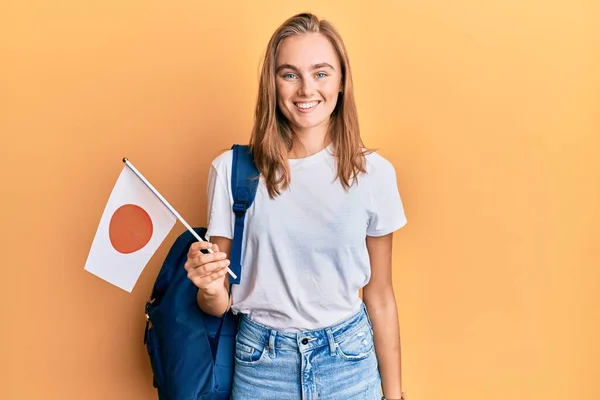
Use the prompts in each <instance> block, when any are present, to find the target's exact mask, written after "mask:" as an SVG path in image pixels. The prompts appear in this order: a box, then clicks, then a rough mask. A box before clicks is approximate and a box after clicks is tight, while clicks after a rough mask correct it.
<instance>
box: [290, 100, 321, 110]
mask: <svg viewBox="0 0 600 400" xmlns="http://www.w3.org/2000/svg"><path fill="white" fill-rule="evenodd" d="M319 103H320V101H309V102H302V103H300V102H298V103H294V105H295V106H296V108H298V110H300V111H301V112H310V111H312V110H313V109H314V108H315V107H316V106H317V105H318V104H319Z"/></svg>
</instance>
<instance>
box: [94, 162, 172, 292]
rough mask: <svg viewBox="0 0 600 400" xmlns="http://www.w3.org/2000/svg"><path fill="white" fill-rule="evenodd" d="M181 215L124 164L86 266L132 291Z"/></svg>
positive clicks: (124, 288)
mask: <svg viewBox="0 0 600 400" xmlns="http://www.w3.org/2000/svg"><path fill="white" fill-rule="evenodd" d="M176 221H177V218H176V217H175V216H174V215H173V213H171V212H170V211H169V209H168V208H167V207H165V205H164V204H163V203H162V202H161V201H160V200H159V199H158V198H157V197H156V195H155V194H154V193H153V192H152V191H151V190H150V189H149V188H148V187H147V186H146V185H145V184H144V182H142V180H140V178H139V177H137V176H136V175H135V174H134V173H133V172H132V171H131V169H130V168H129V167H127V166H124V167H123V170H122V171H121V174H120V175H119V178H118V179H117V182H116V183H115V186H114V188H113V190H112V193H111V194H110V197H109V199H108V203H107V204H106V207H105V209H104V213H103V214H102V217H101V219H100V224H99V225H98V229H97V231H96V236H95V237H94V241H93V242H92V246H91V248H90V253H89V255H88V258H87V261H86V264H85V268H84V269H85V270H86V271H88V272H90V273H92V274H94V275H96V276H98V277H100V278H102V279H104V280H105V281H107V282H109V283H111V284H113V285H115V286H118V287H120V288H121V289H123V290H126V291H128V292H130V293H131V291H132V290H133V287H134V286H135V284H136V282H137V280H138V278H139V276H140V274H141V273H142V271H143V270H144V268H145V267H146V264H147V263H148V261H149V260H150V258H151V257H152V255H153V254H154V253H155V252H156V250H157V249H158V247H159V246H160V245H161V243H162V242H163V241H164V240H165V237H166V236H167V235H168V234H169V232H170V231H171V229H173V226H174V225H175V222H176Z"/></svg>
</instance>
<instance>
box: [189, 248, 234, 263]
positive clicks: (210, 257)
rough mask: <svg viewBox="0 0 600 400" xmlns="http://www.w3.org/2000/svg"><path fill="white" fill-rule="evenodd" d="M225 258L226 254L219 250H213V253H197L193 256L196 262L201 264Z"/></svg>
mask: <svg viewBox="0 0 600 400" xmlns="http://www.w3.org/2000/svg"><path fill="white" fill-rule="evenodd" d="M226 258H227V254H226V253H224V252H222V251H219V252H214V253H209V254H204V253H199V254H198V255H197V256H196V257H195V260H196V262H197V263H198V265H203V264H208V263H211V262H215V261H221V260H225V259H226Z"/></svg>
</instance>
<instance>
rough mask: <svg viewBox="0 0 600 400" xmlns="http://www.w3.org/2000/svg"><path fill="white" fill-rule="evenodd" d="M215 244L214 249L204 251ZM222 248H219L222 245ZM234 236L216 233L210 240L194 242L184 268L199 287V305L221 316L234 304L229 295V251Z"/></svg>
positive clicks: (207, 311) (197, 297)
mask: <svg viewBox="0 0 600 400" xmlns="http://www.w3.org/2000/svg"><path fill="white" fill-rule="evenodd" d="M208 248H212V250H213V253H207V254H204V253H202V252H201V251H202V250H206V249H208ZM221 248H222V249H223V250H222V251H220V250H219V249H221ZM230 250H231V240H230V239H227V238H224V237H213V238H211V243H207V242H204V241H200V242H196V243H193V244H192V245H191V246H190V250H189V251H188V259H187V261H186V263H185V269H186V271H187V272H188V278H189V279H190V280H191V281H192V282H193V283H194V285H196V286H197V287H198V292H197V294H196V299H197V302H198V306H199V307H200V308H201V309H202V310H203V311H204V312H206V313H207V314H211V315H215V316H221V315H223V314H225V313H226V312H227V310H228V309H229V307H230V305H231V299H230V298H229V290H228V288H229V276H228V274H227V268H226V267H227V266H229V252H230Z"/></svg>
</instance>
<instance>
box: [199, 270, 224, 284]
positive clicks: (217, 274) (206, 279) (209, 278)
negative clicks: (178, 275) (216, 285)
mask: <svg viewBox="0 0 600 400" xmlns="http://www.w3.org/2000/svg"><path fill="white" fill-rule="evenodd" d="M226 274H227V269H226V268H221V269H219V270H216V271H214V272H211V273H210V274H208V275H206V276H203V277H202V278H201V279H200V280H199V282H198V286H199V287H206V286H208V285H210V284H211V283H213V282H215V281H217V280H219V279H222V278H223V277H224V276H225V275H226Z"/></svg>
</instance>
